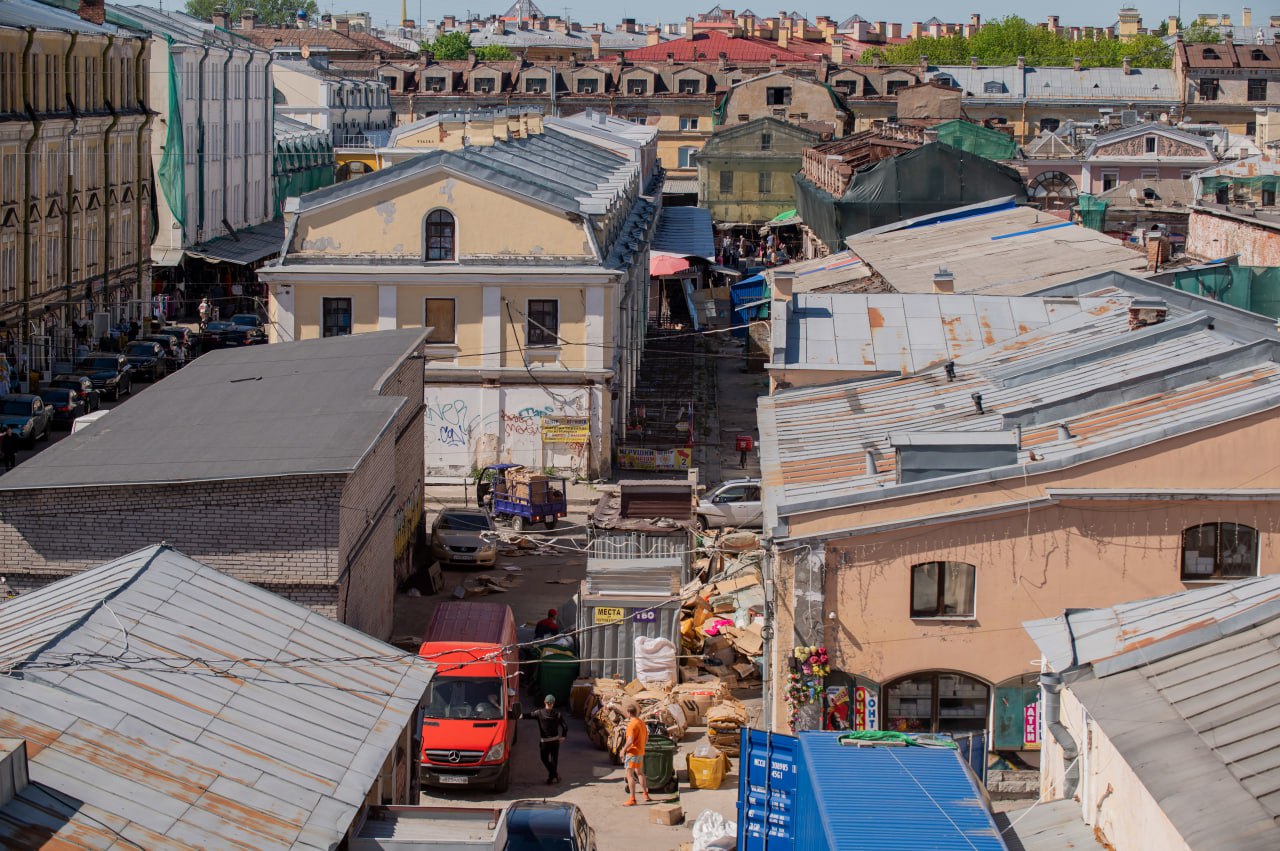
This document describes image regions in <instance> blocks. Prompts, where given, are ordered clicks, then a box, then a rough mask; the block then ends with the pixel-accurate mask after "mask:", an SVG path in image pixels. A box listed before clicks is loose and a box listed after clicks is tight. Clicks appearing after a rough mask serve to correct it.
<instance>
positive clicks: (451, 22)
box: [440, 15, 458, 30]
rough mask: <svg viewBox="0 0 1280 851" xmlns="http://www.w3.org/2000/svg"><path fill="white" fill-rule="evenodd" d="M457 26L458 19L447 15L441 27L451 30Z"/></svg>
mask: <svg viewBox="0 0 1280 851" xmlns="http://www.w3.org/2000/svg"><path fill="white" fill-rule="evenodd" d="M457 25H458V19H457V18H455V17H454V16H453V15H445V16H444V21H442V22H441V24H440V26H442V27H443V28H444V29H446V30H451V29H453V28H454V27H456V26H457Z"/></svg>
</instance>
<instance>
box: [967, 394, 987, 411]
mask: <svg viewBox="0 0 1280 851" xmlns="http://www.w3.org/2000/svg"><path fill="white" fill-rule="evenodd" d="M969 398H970V399H972V400H973V409H974V410H975V411H977V412H978V413H979V414H985V413H986V412H987V410H986V408H984V407H982V394H981V393H970V394H969Z"/></svg>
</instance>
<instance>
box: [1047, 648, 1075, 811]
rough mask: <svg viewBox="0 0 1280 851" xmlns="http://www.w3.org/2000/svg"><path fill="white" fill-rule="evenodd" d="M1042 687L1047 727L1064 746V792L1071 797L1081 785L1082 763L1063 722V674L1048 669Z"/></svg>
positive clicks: (1069, 732) (1073, 739)
mask: <svg viewBox="0 0 1280 851" xmlns="http://www.w3.org/2000/svg"><path fill="white" fill-rule="evenodd" d="M1040 687H1041V688H1043V689H1044V718H1045V727H1046V728H1047V729H1048V730H1049V733H1050V734H1051V735H1052V736H1053V738H1054V741H1056V742H1057V743H1058V744H1059V745H1060V746H1061V747H1062V759H1063V761H1064V762H1065V763H1066V764H1067V773H1066V775H1065V776H1064V777H1063V778H1062V794H1063V797H1065V798H1070V797H1072V796H1073V795H1075V793H1076V787H1077V786H1079V785H1080V764H1079V762H1077V761H1076V757H1078V756H1079V755H1080V747H1079V746H1078V745H1077V744H1076V740H1075V737H1073V736H1072V735H1071V731H1070V730H1068V729H1067V728H1066V727H1065V726H1063V724H1062V675H1061V674H1055V673H1054V672H1052V671H1046V672H1045V673H1043V674H1041V675H1040Z"/></svg>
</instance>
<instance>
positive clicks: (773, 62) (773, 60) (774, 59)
mask: <svg viewBox="0 0 1280 851" xmlns="http://www.w3.org/2000/svg"><path fill="white" fill-rule="evenodd" d="M769 67H770V68H777V67H778V54H776V53H770V54H769Z"/></svg>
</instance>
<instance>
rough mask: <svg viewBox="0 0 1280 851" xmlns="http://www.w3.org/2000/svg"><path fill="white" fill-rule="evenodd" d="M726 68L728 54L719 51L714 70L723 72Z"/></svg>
mask: <svg viewBox="0 0 1280 851" xmlns="http://www.w3.org/2000/svg"><path fill="white" fill-rule="evenodd" d="M728 67H729V54H727V53H725V52H724V51H723V50H722V51H720V58H719V60H718V61H717V62H716V68H717V70H720V71H724V70H725V69H727V68H728Z"/></svg>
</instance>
